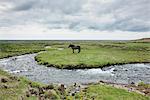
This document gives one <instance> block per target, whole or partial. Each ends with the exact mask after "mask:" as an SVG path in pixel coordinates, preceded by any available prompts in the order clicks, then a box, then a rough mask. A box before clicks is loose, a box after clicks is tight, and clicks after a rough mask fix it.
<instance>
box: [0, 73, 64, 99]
mask: <svg viewBox="0 0 150 100" xmlns="http://www.w3.org/2000/svg"><path fill="white" fill-rule="evenodd" d="M2 79H5V80H6V81H5V82H4V81H2ZM44 87H49V88H48V89H47V90H44V92H43V93H42V95H43V97H44V100H45V99H47V98H51V99H50V100H53V99H52V98H55V100H60V98H61V95H60V91H58V86H57V85H45V84H41V83H37V82H31V81H29V80H28V79H26V78H24V77H16V76H12V75H11V74H8V73H7V72H5V71H2V70H0V100H22V98H23V100H38V98H39V95H35V94H34V93H33V94H31V92H30V90H33V91H36V92H37V93H39V88H41V89H42V88H43V89H44ZM28 93H29V97H27V94H28Z"/></svg>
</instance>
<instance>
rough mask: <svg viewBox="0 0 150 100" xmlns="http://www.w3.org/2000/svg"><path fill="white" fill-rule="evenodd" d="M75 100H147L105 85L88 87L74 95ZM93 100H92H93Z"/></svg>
mask: <svg viewBox="0 0 150 100" xmlns="http://www.w3.org/2000/svg"><path fill="white" fill-rule="evenodd" d="M75 98H76V100H80V99H84V100H149V99H150V97H145V96H143V95H140V94H138V93H135V92H128V91H126V90H123V89H117V88H114V87H111V86H107V85H99V84H98V85H90V86H88V88H87V89H85V90H83V91H81V92H79V93H78V94H76V95H75ZM93 98H94V99H93Z"/></svg>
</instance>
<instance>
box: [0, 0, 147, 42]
mask: <svg viewBox="0 0 150 100" xmlns="http://www.w3.org/2000/svg"><path fill="white" fill-rule="evenodd" d="M148 37H149V38H150V0H0V39H3V40H5V39H50V40H51V39H53V40H56V39H69V40H70V39H88V40H89V39H90V40H93V39H96V40H104V39H107V40H110V39H112V40H116V39H117V40H121V39H123V40H128V39H138V38H148Z"/></svg>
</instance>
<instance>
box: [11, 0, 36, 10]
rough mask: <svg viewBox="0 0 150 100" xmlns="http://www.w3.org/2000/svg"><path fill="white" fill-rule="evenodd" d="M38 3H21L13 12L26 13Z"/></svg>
mask: <svg viewBox="0 0 150 100" xmlns="http://www.w3.org/2000/svg"><path fill="white" fill-rule="evenodd" d="M35 3H36V2H35V1H29V2H25V1H24V2H21V3H20V4H18V5H16V6H15V7H14V8H13V9H12V10H13V11H24V10H29V9H31V8H32V7H33V6H34V4H35Z"/></svg>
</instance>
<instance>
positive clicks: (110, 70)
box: [0, 54, 150, 84]
mask: <svg viewBox="0 0 150 100" xmlns="http://www.w3.org/2000/svg"><path fill="white" fill-rule="evenodd" d="M35 56H36V54H27V55H22V56H16V57H11V58H6V59H1V60H0V69H3V70H6V71H8V72H10V73H13V74H15V75H19V76H26V77H27V78H29V79H30V80H32V81H37V82H42V83H46V84H48V83H63V84H72V83H75V82H76V83H90V82H98V81H100V80H102V81H107V82H113V83H122V84H128V83H131V82H134V83H138V82H140V81H143V82H145V83H149V84H150V64H125V65H116V66H110V67H107V68H103V69H100V68H99V69H84V70H83V69H78V70H66V69H56V68H50V67H49V68H48V67H45V66H44V65H38V64H37V62H36V61H35V60H34V57H35Z"/></svg>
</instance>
